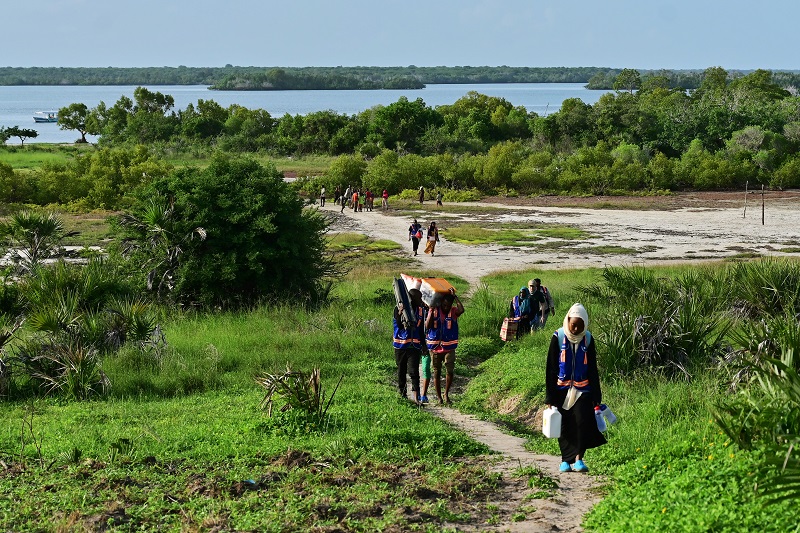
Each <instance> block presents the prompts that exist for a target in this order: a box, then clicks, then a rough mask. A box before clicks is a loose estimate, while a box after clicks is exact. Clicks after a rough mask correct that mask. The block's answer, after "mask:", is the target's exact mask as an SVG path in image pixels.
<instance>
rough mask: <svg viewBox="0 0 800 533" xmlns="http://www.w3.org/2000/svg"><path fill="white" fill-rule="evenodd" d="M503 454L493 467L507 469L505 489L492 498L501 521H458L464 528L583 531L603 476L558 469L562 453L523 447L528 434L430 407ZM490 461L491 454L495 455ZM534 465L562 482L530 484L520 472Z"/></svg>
mask: <svg viewBox="0 0 800 533" xmlns="http://www.w3.org/2000/svg"><path fill="white" fill-rule="evenodd" d="M425 409H426V410H428V411H429V412H431V413H432V414H434V415H436V416H438V417H440V418H442V419H443V420H445V421H447V422H448V423H450V424H451V425H453V426H455V427H457V428H459V429H460V430H462V431H463V432H464V433H466V434H467V435H469V436H470V437H472V438H473V439H475V440H476V441H478V442H481V443H483V444H485V445H486V446H488V447H489V448H490V449H492V450H493V451H496V452H499V453H500V454H502V455H500V456H498V457H497V458H496V459H494V460H493V462H491V468H492V469H494V470H495V471H497V472H499V473H501V474H502V479H501V482H500V483H501V484H500V490H499V491H498V492H497V493H495V495H494V499H493V500H492V501H490V502H488V503H489V504H490V505H493V506H495V507H496V508H497V510H498V511H497V515H496V516H497V523H494V524H474V525H470V526H467V527H464V525H463V524H460V525H459V526H458V528H459V531H530V532H540V531H542V532H544V531H582V529H581V527H580V524H581V520H582V519H583V516H584V515H585V514H586V513H587V512H588V511H589V509H591V508H592V506H593V505H594V504H595V503H597V502H598V501H600V491H599V488H600V486H601V484H602V480H601V479H599V478H597V477H594V476H591V475H587V474H578V473H574V472H573V473H567V474H562V473H559V471H558V466H559V464H560V463H561V458H560V457H558V456H555V455H540V454H535V453H532V452H529V451H527V450H526V449H525V448H524V444H525V439H523V438H520V437H515V436H512V435H508V434H506V433H503V432H502V431H500V429H499V428H498V427H497V425H496V424H493V423H491V422H487V421H484V420H479V419H477V418H475V417H474V416H471V415H466V414H463V413H460V412H459V411H457V410H456V409H452V408H448V407H440V406H436V407H426V408H425ZM490 461H491V459H490ZM524 467H534V468H536V469H539V470H541V471H542V472H543V473H544V475H545V476H547V477H549V478H552V479H554V480H555V481H556V483H557V484H558V487H557V488H552V489H548V488H547V484H546V480H545V482H544V483H543V485H544V487H529V486H528V479H529V476H521V477H515V476H514V475H513V474H514V472H515V471H518V470H519V469H520V468H524Z"/></svg>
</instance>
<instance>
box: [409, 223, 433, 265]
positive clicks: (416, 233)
mask: <svg viewBox="0 0 800 533" xmlns="http://www.w3.org/2000/svg"><path fill="white" fill-rule="evenodd" d="M422 237H423V234H422V224H420V223H419V222H417V219H416V218H415V219H414V221H413V222H412V223H411V225H410V226H409V227H408V240H409V241H411V249H412V250H414V255H417V250H419V241H421V240H422ZM437 242H439V228H437V227H436V222H431V224H430V226H428V232H427V244H426V245H425V253H426V254H431V256H434V255H436V243H437Z"/></svg>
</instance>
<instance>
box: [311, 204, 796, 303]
mask: <svg viewBox="0 0 800 533" xmlns="http://www.w3.org/2000/svg"><path fill="white" fill-rule="evenodd" d="M750 196H751V198H749V199H748V206H747V209H746V210H745V209H744V195H743V194H736V195H734V194H728V193H713V194H712V193H709V194H707V195H705V196H703V195H692V196H688V195H687V196H684V197H683V201H681V200H679V199H676V198H675V197H668V198H666V199H664V198H654V199H650V201H651V202H652V203H653V206H652V207H653V208H652V209H635V210H632V209H594V208H591V207H580V206H576V205H572V206H570V207H559V206H557V205H552V204H553V203H555V202H554V201H553V199H550V198H544V199H543V201H541V200H540V201H539V202H538V203H540V204H541V203H545V204H551V205H526V203H525V201H520V200H505V201H504V202H503V203H499V202H498V201H496V200H498V199H490V200H489V201H484V202H477V203H464V204H460V205H465V206H475V205H477V206H491V207H495V208H501V209H503V210H504V212H497V213H489V214H481V215H478V216H477V217H475V216H474V215H473V216H472V217H470V216H467V215H463V216H458V217H457V219H458V220H461V221H469V222H480V221H491V222H543V223H548V224H557V225H566V226H571V227H578V228H580V229H583V230H585V231H586V232H588V233H589V234H591V235H592V236H593V238H592V239H590V240H588V241H583V242H576V243H575V246H574V247H573V248H570V249H568V250H565V249H560V250H555V251H551V250H543V251H537V249H536V246H530V247H527V248H518V247H508V246H499V245H486V246H468V245H463V244H458V243H454V242H448V240H447V225H448V222H449V220H453V219H454V218H453V214H452V213H448V217H447V218H441V219H439V220H438V221H437V224H438V225H439V228H440V239H441V242H439V244H438V245H437V247H436V256H435V257H430V256H428V255H425V254H423V253H421V250H422V247H423V246H424V243H421V245H420V253H419V255H418V256H417V257H416V258H414V259H417V260H418V261H420V262H421V264H422V269H423V270H424V268H425V267H430V268H435V269H437V270H443V271H447V272H452V273H453V274H456V275H457V276H460V277H462V278H464V279H465V280H467V281H468V282H469V283H470V285H471V286H473V287H474V286H475V285H476V284H477V282H478V281H479V279H480V278H481V277H483V276H485V275H487V274H490V273H493V272H498V271H504V270H519V269H526V268H528V269H529V268H537V269H560V268H583V267H603V266H611V265H616V266H619V265H641V264H657V263H669V262H685V261H700V260H709V259H722V258H726V257H732V256H736V255H739V254H760V255H776V256H786V255H800V193H794V192H787V193H781V194H780V195H777V194H776V193H773V196H772V197H770V198H768V201H767V203H766V205H765V209H764V224H763V225H762V223H761V221H762V218H761V217H762V211H761V204H760V197H758V195H750ZM492 200H495V201H492ZM536 202H537V201H536V200H530V201H529V203H536ZM573 203H579V202H575V201H574V200H573ZM587 203H588V202H587ZM734 204H736V205H734ZM339 209H340V208H339V207H338V206H335V205H333V204H332V203H330V202H329V203H328V204H327V205H326V206H325V208H324V210H325V212H326V213H328V214H330V215H335V216H336V218H337V219H338V222H337V223H335V224H334V227H333V229H334V231H336V230H345V231H357V232H361V233H364V234H366V235H369V236H370V237H373V238H376V239H389V240H393V241H396V242H398V243H401V244H402V245H403V246H405V247H406V250H407V253H408V255H409V256H410V257H411V256H412V255H413V254H412V253H411V243H410V242H408V240H407V239H408V226H409V225H410V223H411V217H413V216H417V219H418V220H419V222H420V223H421V224H422V225H423V226H424V227H425V228H427V225H428V223H429V222H430V220H429V218H430V213H423V212H420V213H419V215H417V214H413V213H412V214H411V215H410V217H400V216H387V215H385V214H384V213H382V212H381V211H380V210H375V211H373V212H360V213H353V211H352V210H348V209H345V210H344V214H343V215H344V216H345V217H346V218H345V219H341V218H340V217H342V215H340V214H339ZM608 246H616V247H622V248H627V249H630V250H631V252H630V253H616V252H615V253H606V254H603V253H598V252H597V251H596V250H597V248H598V247H608ZM784 249H785V250H787V252H783V251H781V250H784Z"/></svg>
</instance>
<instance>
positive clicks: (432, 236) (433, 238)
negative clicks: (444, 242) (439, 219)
mask: <svg viewBox="0 0 800 533" xmlns="http://www.w3.org/2000/svg"><path fill="white" fill-rule="evenodd" d="M437 242H439V229H438V228H437V227H436V222H431V225H430V226H428V244H427V245H426V246H425V253H426V254H431V257H433V255H434V253H435V252H436V243H437Z"/></svg>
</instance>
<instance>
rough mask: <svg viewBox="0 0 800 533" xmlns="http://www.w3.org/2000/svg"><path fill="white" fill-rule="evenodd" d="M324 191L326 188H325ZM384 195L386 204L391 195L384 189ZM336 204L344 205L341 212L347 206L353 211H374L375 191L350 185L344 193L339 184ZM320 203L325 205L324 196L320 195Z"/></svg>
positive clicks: (335, 199)
mask: <svg viewBox="0 0 800 533" xmlns="http://www.w3.org/2000/svg"><path fill="white" fill-rule="evenodd" d="M323 191H324V188H323ZM383 195H384V200H383V202H384V204H385V203H386V198H388V197H389V195H388V194H387V192H386V191H383ZM334 196H335V198H334V200H333V203H334V204H338V205H340V206H341V207H342V209H341V211H340V212H341V213H344V209H345V207H350V208H352V209H353V211H364V210H365V209H366V210H367V211H372V209H373V208H374V206H375V193H373V192H372V191H370V190H369V189H364V190H361V189H357V188H355V187H353V188H351V187H350V186H349V185H348V186H347V189H345V191H344V193H342V192H341V189H340V188H339V187H338V186H337V187H336V190H335V191H334ZM320 205H321V206H322V207H324V206H325V204H324V201H323V198H322V197H321V196H320Z"/></svg>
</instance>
